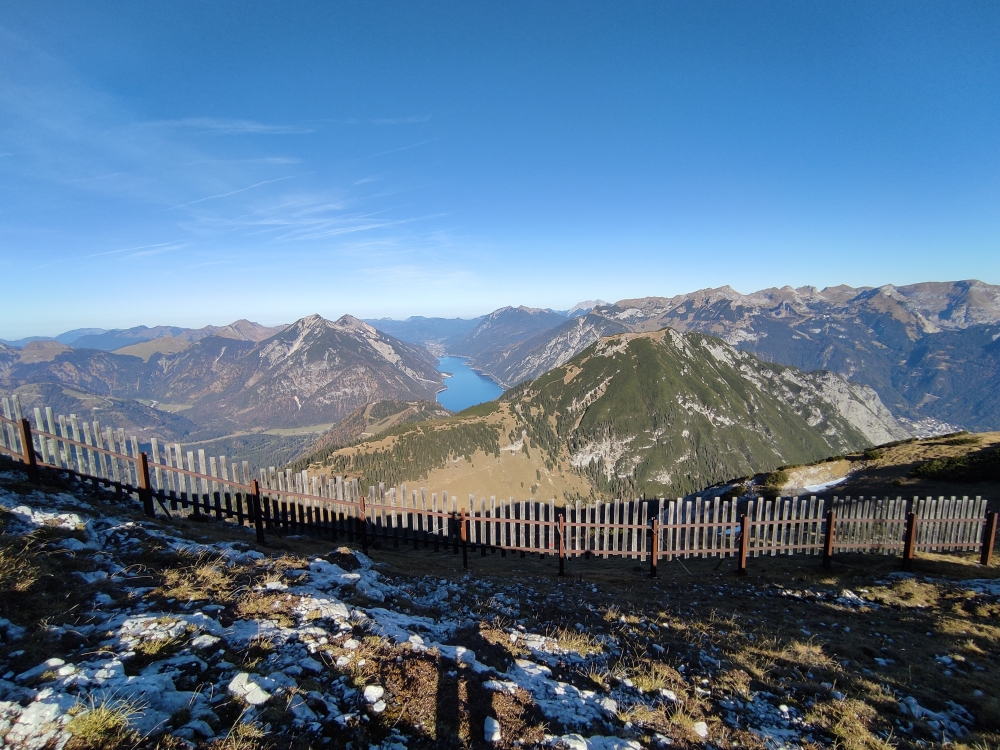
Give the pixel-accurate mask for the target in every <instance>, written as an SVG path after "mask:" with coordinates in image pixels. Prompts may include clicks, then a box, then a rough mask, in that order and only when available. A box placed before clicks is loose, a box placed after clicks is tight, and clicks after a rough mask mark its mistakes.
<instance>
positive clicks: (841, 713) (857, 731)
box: [806, 699, 894, 750]
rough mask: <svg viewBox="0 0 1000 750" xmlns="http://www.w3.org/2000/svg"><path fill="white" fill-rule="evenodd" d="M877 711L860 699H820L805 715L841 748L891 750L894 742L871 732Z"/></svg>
mask: <svg viewBox="0 0 1000 750" xmlns="http://www.w3.org/2000/svg"><path fill="white" fill-rule="evenodd" d="M879 718H880V717H879V714H878V711H877V710H876V709H875V708H874V707H873V706H870V705H868V704H867V703H864V702H862V701H859V700H853V699H848V700H844V701H823V702H820V703H817V704H816V705H815V706H813V708H812V710H811V711H809V713H807V714H806V721H809V722H810V723H813V724H815V725H816V726H818V727H821V728H822V729H824V730H826V731H827V732H829V733H830V734H831V735H832V736H833V737H834V738H836V742H837V747H839V748H843V750H893V748H894V745H893V743H891V742H889V741H887V740H885V739H883V738H882V737H880V736H878V735H877V734H875V733H874V730H875V729H876V727H877V726H878V724H879V723H881V724H882V728H883V730H885V731H888V730H891V725H888V727H886V722H884V721H882V722H880V721H879Z"/></svg>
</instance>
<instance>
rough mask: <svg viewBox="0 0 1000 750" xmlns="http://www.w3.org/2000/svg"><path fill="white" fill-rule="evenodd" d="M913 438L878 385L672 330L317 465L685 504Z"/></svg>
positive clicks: (617, 339)
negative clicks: (724, 487) (699, 493)
mask: <svg viewBox="0 0 1000 750" xmlns="http://www.w3.org/2000/svg"><path fill="white" fill-rule="evenodd" d="M907 436H908V433H907V432H906V430H904V429H903V428H902V427H901V426H900V425H899V423H898V422H897V421H896V420H895V419H894V418H893V416H892V415H891V414H890V413H889V411H888V410H887V409H886V408H885V406H884V405H883V404H882V402H881V401H880V400H879V398H878V396H877V395H876V394H875V392H874V391H873V390H872V389H871V388H868V387H867V386H864V385H859V384H856V383H849V382H847V381H845V380H844V379H843V378H842V377H839V376H837V375H834V374H833V373H829V372H811V373H810V372H801V371H799V370H796V369H794V368H791V367H783V366H781V365H775V364H771V363H768V362H763V361H761V360H759V359H757V358H756V357H754V356H753V355H752V354H749V353H746V352H740V351H738V350H736V349H735V348H733V347H731V346H729V345H728V344H726V343H725V342H723V341H722V340H720V339H717V338H714V337H710V336H705V335H703V334H699V333H691V334H681V333H678V332H677V331H673V330H670V329H663V330H660V331H657V332H652V333H623V334H618V335H614V336H610V337H606V338H602V339H600V340H599V341H597V342H596V343H594V344H592V345H591V346H589V347H588V348H587V349H585V350H584V351H583V352H581V353H580V354H578V355H576V356H575V357H573V358H572V359H570V360H569V361H568V362H566V363H565V364H563V365H562V366H559V367H556V368H555V369H553V370H551V371H549V372H548V373H546V374H545V375H543V376H542V377H540V378H538V379H536V380H534V381H533V382H530V383H525V384H523V385H521V386H518V387H517V388H513V389H511V390H510V391H508V392H507V393H506V394H505V395H504V397H503V398H502V399H501V402H500V403H493V404H489V405H486V404H484V405H482V406H479V407H473V408H472V409H469V410H467V411H466V412H463V413H461V414H459V415H456V416H455V417H453V418H451V419H448V420H442V421H437V422H426V423H422V424H418V425H413V426H408V427H400V428H394V429H392V430H389V431H388V432H386V433H385V436H378V437H375V438H372V439H371V440H368V441H364V442H362V443H361V444H359V445H358V446H355V447H350V448H343V449H340V450H336V451H333V452H332V453H331V454H330V455H328V456H326V457H320V456H316V457H314V459H315V460H317V461H319V462H320V464H322V465H323V466H326V467H328V468H329V469H330V470H332V471H333V472H334V473H348V474H351V473H356V474H357V475H360V476H363V478H364V481H365V483H373V482H376V483H377V482H380V481H385V482H387V483H390V484H394V483H398V482H401V481H405V482H416V481H423V480H424V479H425V478H426V477H427V476H428V474H429V473H430V472H436V473H435V475H434V476H435V478H436V479H440V480H441V481H447V480H448V478H449V477H450V476H451V475H453V474H455V473H456V472H458V473H461V474H462V475H463V480H462V481H463V482H464V485H463V486H466V487H471V486H472V485H474V484H475V483H476V482H478V483H479V485H480V486H481V488H482V489H481V490H478V491H480V492H490V491H491V490H489V489H488V488H490V487H492V486H493V485H492V484H491V483H492V482H494V481H495V480H494V478H495V477H498V476H510V477H515V476H516V477H519V478H521V479H520V481H524V482H526V484H524V485H523V487H524V489H523V490H522V491H524V492H526V493H527V492H529V491H530V493H531V494H532V495H534V494H535V492H536V490H535V489H532V486H533V485H534V484H535V483H536V482H537V486H538V487H540V488H542V489H541V490H540V491H542V492H559V491H562V492H563V493H564V494H566V493H573V492H579V491H580V490H579V489H576V490H572V489H570V487H571V485H572V484H573V483H571V482H568V481H565V480H564V477H566V478H568V477H570V476H575V477H576V478H577V480H578V481H577V482H576V484H577V485H579V484H580V482H579V480H586V481H585V482H584V483H583V486H584V487H589V488H590V490H584V492H587V491H591V490H592V491H593V492H594V493H596V494H599V495H602V496H610V495H632V496H635V495H646V496H650V495H668V496H679V495H684V494H687V493H689V492H692V491H695V490H698V489H701V488H702V487H705V486H708V485H710V484H712V483H714V482H717V481H722V480H725V479H730V478H733V477H737V476H743V475H747V474H753V473H755V472H757V471H761V470H762V468H763V469H765V470H770V469H774V468H776V467H777V466H780V465H783V464H788V463H804V462H808V461H812V460H815V459H819V458H823V457H826V456H829V455H831V454H837V453H843V452H849V451H851V450H856V449H859V448H864V447H867V446H870V445H874V444H878V443H885V442H888V441H891V440H895V439H900V438H904V437H907ZM525 462H530V463H531V465H530V466H529V465H527V464H526V463H525ZM522 464H523V465H522ZM470 472H471V473H470ZM476 472H478V473H476ZM560 487H561V488H563V489H562V490H559V489H557V488H560ZM449 489H451V488H450V487H449ZM469 491H471V490H469Z"/></svg>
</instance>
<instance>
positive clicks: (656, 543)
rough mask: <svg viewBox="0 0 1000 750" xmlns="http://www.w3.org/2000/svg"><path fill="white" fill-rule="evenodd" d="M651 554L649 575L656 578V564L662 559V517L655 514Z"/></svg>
mask: <svg viewBox="0 0 1000 750" xmlns="http://www.w3.org/2000/svg"><path fill="white" fill-rule="evenodd" d="M651 553H652V554H650V556H649V577H650V578H656V564H657V563H658V562H659V560H660V519H658V518H657V517H656V516H653V549H652V550H651Z"/></svg>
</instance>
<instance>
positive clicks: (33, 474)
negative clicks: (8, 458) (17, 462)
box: [18, 418, 41, 484]
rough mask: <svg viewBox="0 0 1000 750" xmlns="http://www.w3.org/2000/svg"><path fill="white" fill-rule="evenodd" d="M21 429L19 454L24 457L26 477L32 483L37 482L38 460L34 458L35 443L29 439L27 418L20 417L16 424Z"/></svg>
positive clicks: (29, 424)
mask: <svg viewBox="0 0 1000 750" xmlns="http://www.w3.org/2000/svg"><path fill="white" fill-rule="evenodd" d="M18 427H19V428H20V431H21V455H22V456H23V457H24V465H25V466H26V467H27V471H28V479H29V480H30V481H31V482H32V483H33V484H38V483H39V481H41V480H40V479H39V476H38V461H37V460H36V459H35V444H34V443H33V442H32V440H31V422H29V421H28V420H27V418H25V419H22V420H21V423H20V425H18Z"/></svg>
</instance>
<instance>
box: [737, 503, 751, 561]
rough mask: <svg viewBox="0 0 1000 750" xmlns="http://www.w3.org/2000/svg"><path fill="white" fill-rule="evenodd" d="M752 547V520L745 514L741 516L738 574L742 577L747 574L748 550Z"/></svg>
mask: <svg viewBox="0 0 1000 750" xmlns="http://www.w3.org/2000/svg"><path fill="white" fill-rule="evenodd" d="M749 546H750V519H749V518H747V514H746V513H744V514H743V515H741V516H740V550H739V563H738V564H737V568H736V572H737V574H739V575H741V576H745V575H746V574H747V548H748V547H749Z"/></svg>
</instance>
